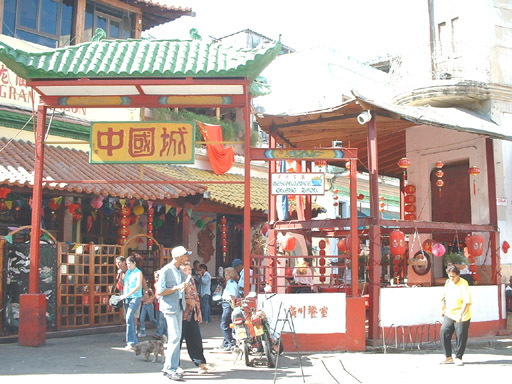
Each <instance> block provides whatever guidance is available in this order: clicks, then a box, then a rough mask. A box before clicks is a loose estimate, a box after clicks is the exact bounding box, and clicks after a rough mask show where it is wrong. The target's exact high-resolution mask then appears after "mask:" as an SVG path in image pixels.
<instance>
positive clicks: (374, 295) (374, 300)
mask: <svg viewBox="0 0 512 384" xmlns="http://www.w3.org/2000/svg"><path fill="white" fill-rule="evenodd" d="M375 119H376V116H375V114H374V113H372V119H371V120H370V121H369V122H368V170H369V174H370V215H371V217H372V219H373V220H374V224H372V225H371V226H370V230H369V237H370V260H369V265H370V271H369V276H370V284H369V289H368V293H369V296H370V297H369V299H370V313H369V319H368V326H369V328H368V338H369V339H372V340H376V339H378V337H379V296H380V271H379V265H380V225H379V220H380V219H379V164H378V157H377V155H378V151H377V123H376V121H375Z"/></svg>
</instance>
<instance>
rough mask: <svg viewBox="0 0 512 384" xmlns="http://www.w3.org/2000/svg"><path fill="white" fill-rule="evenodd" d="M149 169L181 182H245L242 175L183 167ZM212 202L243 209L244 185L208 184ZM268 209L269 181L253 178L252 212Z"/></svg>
mask: <svg viewBox="0 0 512 384" xmlns="http://www.w3.org/2000/svg"><path fill="white" fill-rule="evenodd" d="M148 167H151V168H154V169H156V170H157V171H159V172H162V173H165V174H166V175H169V176H171V177H172V178H176V179H179V180H198V181H200V180H201V181H202V180H205V181H206V180H207V181H242V182H243V181H244V177H243V176H242V175H233V174H223V175H216V174H214V173H213V172H210V171H205V170H201V169H195V168H190V167H182V166H174V165H173V166H170V165H166V164H151V165H148ZM208 191H209V192H210V198H209V199H210V201H212V202H214V203H218V204H223V205H226V206H228V207H233V208H237V209H243V207H244V205H245V201H244V185H243V184H208ZM267 209H268V180H267V179H262V178H258V177H251V210H252V211H261V212H264V211H266V210H267Z"/></svg>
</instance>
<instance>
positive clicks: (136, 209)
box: [133, 204, 144, 216]
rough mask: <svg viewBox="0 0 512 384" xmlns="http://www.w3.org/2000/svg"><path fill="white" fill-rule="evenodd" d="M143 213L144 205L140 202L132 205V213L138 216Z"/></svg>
mask: <svg viewBox="0 0 512 384" xmlns="http://www.w3.org/2000/svg"><path fill="white" fill-rule="evenodd" d="M143 213H144V206H143V205H142V204H138V205H136V206H134V207H133V214H134V215H135V216H140V215H142V214H143Z"/></svg>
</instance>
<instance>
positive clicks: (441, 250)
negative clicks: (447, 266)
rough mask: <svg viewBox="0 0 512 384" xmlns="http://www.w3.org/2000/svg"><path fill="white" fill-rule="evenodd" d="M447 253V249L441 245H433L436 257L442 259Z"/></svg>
mask: <svg viewBox="0 0 512 384" xmlns="http://www.w3.org/2000/svg"><path fill="white" fill-rule="evenodd" d="M445 252H446V248H445V247H444V245H443V244H441V243H435V244H434V245H432V254H433V255H434V256H436V257H442V256H443V255H444V254H445Z"/></svg>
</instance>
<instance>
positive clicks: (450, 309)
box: [441, 264, 471, 366]
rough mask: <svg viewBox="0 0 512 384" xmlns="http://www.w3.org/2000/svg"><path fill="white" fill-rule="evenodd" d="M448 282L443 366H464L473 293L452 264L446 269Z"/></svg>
mask: <svg viewBox="0 0 512 384" xmlns="http://www.w3.org/2000/svg"><path fill="white" fill-rule="evenodd" d="M446 273H447V274H448V280H446V283H445V285H444V296H443V300H442V302H443V308H442V316H443V317H444V319H443V325H442V326H441V345H442V346H443V349H444V353H445V359H444V360H443V361H441V364H453V363H455V365H459V366H462V365H464V363H463V362H462V356H463V355H464V351H465V349H466V343H467V341H468V335H469V325H470V322H471V291H470V290H469V285H468V282H467V281H466V280H464V279H463V278H461V277H460V271H459V268H457V266H456V265H453V264H450V265H448V268H446ZM454 332H455V338H456V341H457V346H456V350H455V359H453V357H452V336H453V333H454Z"/></svg>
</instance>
